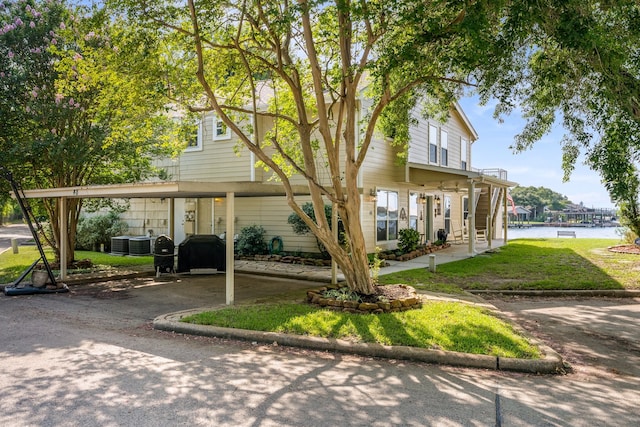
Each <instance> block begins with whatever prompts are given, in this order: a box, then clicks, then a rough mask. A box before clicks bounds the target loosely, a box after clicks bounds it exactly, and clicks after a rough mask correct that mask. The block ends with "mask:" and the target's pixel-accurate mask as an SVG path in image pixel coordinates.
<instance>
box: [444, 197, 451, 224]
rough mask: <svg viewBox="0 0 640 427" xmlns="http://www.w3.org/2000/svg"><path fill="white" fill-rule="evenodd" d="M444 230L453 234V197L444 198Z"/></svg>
mask: <svg viewBox="0 0 640 427" xmlns="http://www.w3.org/2000/svg"><path fill="white" fill-rule="evenodd" d="M444 229H445V230H446V231H447V233H451V197H450V196H444Z"/></svg>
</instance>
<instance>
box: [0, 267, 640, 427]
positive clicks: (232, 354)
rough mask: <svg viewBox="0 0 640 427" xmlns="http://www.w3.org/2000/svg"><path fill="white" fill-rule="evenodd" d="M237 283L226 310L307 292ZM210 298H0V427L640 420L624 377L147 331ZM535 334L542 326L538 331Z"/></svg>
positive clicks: (207, 292) (215, 288)
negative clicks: (159, 319) (469, 365)
mask: <svg viewBox="0 0 640 427" xmlns="http://www.w3.org/2000/svg"><path fill="white" fill-rule="evenodd" d="M236 279H237V282H236V283H237V289H236V297H237V301H238V303H245V302H249V301H254V300H256V299H257V300H270V299H274V298H275V299H291V298H293V299H297V298H302V296H303V295H304V292H305V290H306V289H307V288H309V287H312V286H315V285H314V284H312V283H309V282H304V281H293V280H286V279H278V278H265V277H260V276H249V275H236ZM223 302H224V277H223V276H200V277H195V278H192V279H184V278H183V279H181V280H180V281H179V282H172V281H169V278H168V277H163V278H161V279H160V280H155V279H153V278H142V279H132V280H121V281H116V282H107V283H103V284H96V285H79V286H73V285H72V286H71V292H69V293H67V294H55V295H32V296H19V297H6V296H0V322H1V326H2V327H1V328H0V360H2V363H1V364H0V390H2V411H0V425H11V426H26V425H30V426H34V425H35V426H45V425H46V426H54V425H65V426H86V425H101V426H122V425H135V426H178V425H185V426H187V425H188V426H200V425H202V426H211V425H216V426H333V425H345V426H390V425H396V426H401V425H402V426H494V425H496V426H546V425H549V426H608V425H611V426H637V425H640V414H639V413H638V410H637V402H638V401H640V379H639V377H638V376H637V375H633V374H630V373H627V372H622V371H620V372H614V371H610V370H606V369H598V370H597V372H595V374H591V373H590V372H588V371H579V370H577V369H576V372H574V373H571V374H569V375H566V376H533V375H524V374H512V373H499V372H493V371H482V370H472V369H461V368H449V367H441V366H433V365H426V364H420V363H411V362H400V361H393V360H391V361H389V360H377V359H369V358H362V357H355V356H349V355H340V354H333V353H324V352H312V351H304V350H297V349H289V348H284V347H275V346H273V345H253V344H252V343H244V342H236V341H228V340H220V339H213V338H203V337H193V336H184V335H180V334H173V333H166V332H159V331H155V330H152V329H151V327H150V322H151V320H152V319H153V318H154V317H156V316H158V315H160V314H163V313H167V312H171V311H177V310H183V309H187V308H193V307H202V306H215V305H220V304H223ZM521 303H522V304H526V301H523V302H521ZM536 307H537V306H536ZM609 307H612V308H613V309H615V307H616V305H615V304H610V305H609ZM602 309H603V310H605V309H606V306H605V307H603V308H602ZM535 310H539V308H535V309H534V310H533V311H527V309H526V308H525V306H524V305H522V308H521V309H518V311H517V313H522V316H525V317H526V316H528V314H529V313H530V312H532V313H535V314H536V315H538V314H539V312H537V311H535ZM616 310H617V309H616ZM634 310H635V309H634ZM514 312H516V310H515V309H514ZM621 313H622V312H621V311H618V313H617V315H615V316H612V317H611V319H612V322H613V321H615V319H618V320H619V321H622V322H628V321H635V322H636V324H637V320H638V319H637V317H634V316H635V314H630V313H636V312H635V311H629V310H625V312H624V313H623V314H621ZM547 317H549V316H547ZM584 323H588V322H586V321H585V322H584ZM540 329H541V331H545V333H546V331H547V330H546V329H545V326H544V323H541V325H540ZM548 333H549V335H550V336H554V335H553V330H549V331H548ZM632 354H633V353H632ZM578 362H579V363H580V360H578Z"/></svg>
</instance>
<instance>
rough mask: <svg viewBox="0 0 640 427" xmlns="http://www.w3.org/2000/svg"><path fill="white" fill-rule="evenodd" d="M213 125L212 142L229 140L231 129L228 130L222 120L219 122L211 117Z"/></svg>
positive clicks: (214, 117)
mask: <svg viewBox="0 0 640 427" xmlns="http://www.w3.org/2000/svg"><path fill="white" fill-rule="evenodd" d="M213 124H214V128H213V139H214V140H223V139H231V129H229V128H228V127H227V125H226V124H225V123H224V122H223V121H222V120H220V119H219V118H217V117H216V116H213Z"/></svg>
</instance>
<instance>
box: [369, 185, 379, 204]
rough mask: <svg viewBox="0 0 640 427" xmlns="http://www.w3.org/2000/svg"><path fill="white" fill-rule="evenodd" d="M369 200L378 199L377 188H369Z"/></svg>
mask: <svg viewBox="0 0 640 427" xmlns="http://www.w3.org/2000/svg"><path fill="white" fill-rule="evenodd" d="M369 200H370V201H372V202H375V201H376V200H378V193H376V190H375V189H373V188H372V189H371V190H369Z"/></svg>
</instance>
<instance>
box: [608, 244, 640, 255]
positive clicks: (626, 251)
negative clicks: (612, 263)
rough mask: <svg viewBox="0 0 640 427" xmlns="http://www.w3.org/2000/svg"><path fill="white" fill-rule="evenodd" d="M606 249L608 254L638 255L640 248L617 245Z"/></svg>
mask: <svg viewBox="0 0 640 427" xmlns="http://www.w3.org/2000/svg"><path fill="white" fill-rule="evenodd" d="M608 249H609V251H610V252H617V253H621V254H632V255H640V246H638V245H617V246H611V247H609V248H608Z"/></svg>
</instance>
